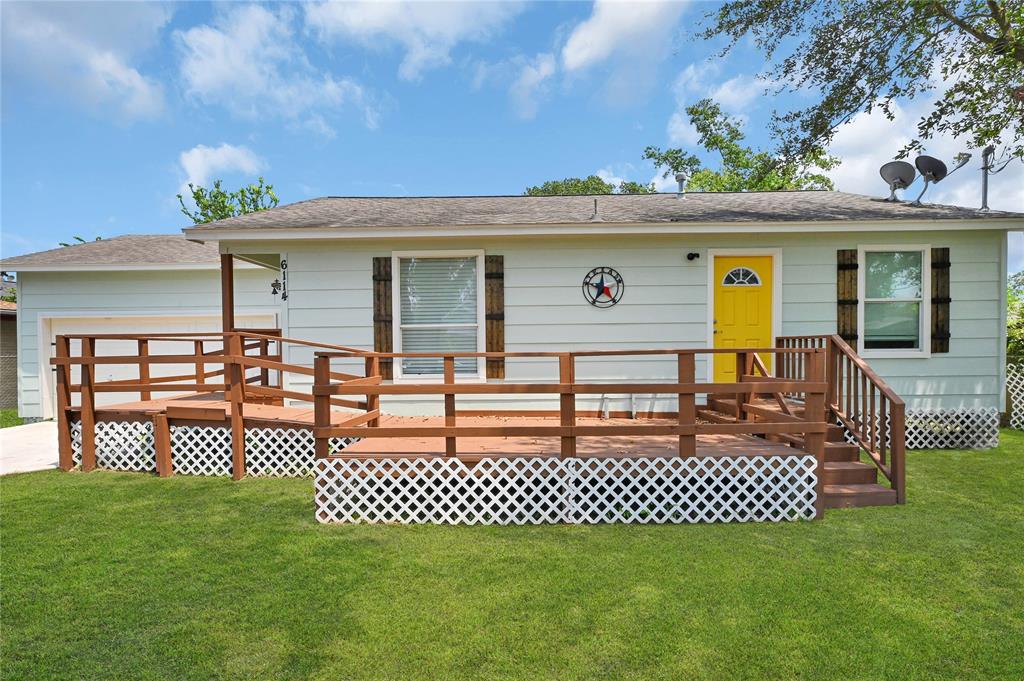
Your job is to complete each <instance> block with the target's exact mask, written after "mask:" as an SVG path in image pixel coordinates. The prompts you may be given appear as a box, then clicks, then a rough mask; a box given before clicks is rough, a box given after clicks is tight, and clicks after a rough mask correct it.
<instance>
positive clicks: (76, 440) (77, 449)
mask: <svg viewBox="0 0 1024 681" xmlns="http://www.w3.org/2000/svg"><path fill="white" fill-rule="evenodd" d="M71 460H72V461H73V462H74V463H75V465H76V466H81V465H82V422H81V421H72V422H71Z"/></svg>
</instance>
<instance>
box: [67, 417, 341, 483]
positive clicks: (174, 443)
mask: <svg viewBox="0 0 1024 681" xmlns="http://www.w3.org/2000/svg"><path fill="white" fill-rule="evenodd" d="M354 441H355V440H354V439H349V438H334V439H332V440H331V452H332V453H334V454H336V453H338V452H340V451H341V450H343V449H344V448H345V447H346V446H348V445H349V444H351V443H352V442H354ZM71 451H72V458H73V460H74V462H75V465H76V466H80V465H81V464H82V424H81V422H79V421H75V422H73V423H72V424H71ZM245 460H246V473H247V474H248V475H253V476H277V477H309V476H310V475H312V474H313V463H314V461H315V456H314V439H313V433H312V432H311V431H308V430H301V429H292V428H246V429H245ZM171 465H172V467H173V469H174V472H175V473H178V474H183V475H231V467H232V466H231V429H230V428H228V427H224V426H171ZM96 467H97V468H105V469H109V470H117V471H156V449H155V446H154V441H153V424H152V422H149V421H110V422H106V421H101V422H100V423H97V424H96Z"/></svg>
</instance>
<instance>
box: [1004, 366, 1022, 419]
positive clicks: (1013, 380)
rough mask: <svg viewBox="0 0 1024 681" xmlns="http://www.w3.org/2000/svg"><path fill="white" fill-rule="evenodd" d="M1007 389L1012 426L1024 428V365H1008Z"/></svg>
mask: <svg viewBox="0 0 1024 681" xmlns="http://www.w3.org/2000/svg"><path fill="white" fill-rule="evenodd" d="M1006 390H1007V392H1009V393H1010V427H1011V428H1015V429H1017V430H1024V367H1022V366H1021V365H1019V364H1010V365H1008V366H1007V367H1006Z"/></svg>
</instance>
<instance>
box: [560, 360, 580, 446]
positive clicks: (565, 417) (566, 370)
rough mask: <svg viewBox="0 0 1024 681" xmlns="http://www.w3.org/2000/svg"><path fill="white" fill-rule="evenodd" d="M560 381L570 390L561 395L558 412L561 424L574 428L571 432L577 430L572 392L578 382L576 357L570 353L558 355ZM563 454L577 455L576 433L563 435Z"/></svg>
mask: <svg viewBox="0 0 1024 681" xmlns="http://www.w3.org/2000/svg"><path fill="white" fill-rule="evenodd" d="M558 382H559V383H560V384H561V386H562V388H563V389H568V390H569V392H563V393H561V394H560V395H559V410H558V413H559V422H560V425H561V426H562V427H563V428H571V429H573V430H571V431H570V432H575V428H576V395H575V394H574V393H573V392H572V388H573V386H574V384H575V383H576V366H575V358H574V357H573V356H572V354H570V353H564V354H562V355H559V357H558ZM561 456H562V458H563V459H565V458H569V457H573V456H576V436H575V435H563V436H562V450H561Z"/></svg>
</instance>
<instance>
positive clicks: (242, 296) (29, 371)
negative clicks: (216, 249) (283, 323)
mask: <svg viewBox="0 0 1024 681" xmlns="http://www.w3.org/2000/svg"><path fill="white" fill-rule="evenodd" d="M274 276H275V273H272V272H271V271H269V270H263V269H259V270H257V269H240V268H238V267H236V269H235V305H236V310H237V311H238V312H239V313H241V314H245V313H268V312H269V313H274V312H277V311H278V310H279V308H280V303H278V302H276V301H275V300H274V297H273V296H272V295H270V282H271V281H272V280H273V279H274ZM75 315H80V316H83V317H94V316H98V315H108V316H111V317H121V316H143V315H148V316H151V317H157V316H164V315H216V316H217V317H218V318H219V316H220V273H219V270H195V271H193V270H189V271H155V270H151V271H124V272H23V273H21V274H19V275H18V331H19V343H18V355H19V357H18V365H19V375H18V384H19V394H18V401H19V413H20V414H21V415H22V416H24V417H40V416H43V413H42V408H43V407H42V399H41V394H40V391H41V386H42V385H43V382H41V381H40V375H39V373H40V354H39V353H40V348H41V347H42V348H43V352H48V348H46V345H47V344H48V343H49V342H50V339H49V338H40V337H39V320H40V317H53V316H61V317H68V316H75ZM148 329H149V327H147V330H148ZM102 331H103V329H100V328H97V332H102ZM154 375H156V374H155V373H154Z"/></svg>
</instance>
